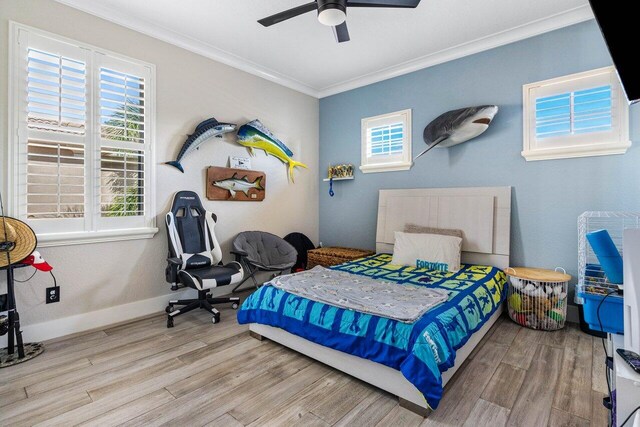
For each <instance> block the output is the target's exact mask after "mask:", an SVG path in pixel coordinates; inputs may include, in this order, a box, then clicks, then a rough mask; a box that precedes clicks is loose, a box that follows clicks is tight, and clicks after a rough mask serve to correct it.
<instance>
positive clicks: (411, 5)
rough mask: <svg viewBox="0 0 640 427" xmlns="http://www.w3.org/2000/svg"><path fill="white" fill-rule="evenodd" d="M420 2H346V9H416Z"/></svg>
mask: <svg viewBox="0 0 640 427" xmlns="http://www.w3.org/2000/svg"><path fill="white" fill-rule="evenodd" d="M419 4H420V0H348V1H347V7H406V8H414V7H418V5H419Z"/></svg>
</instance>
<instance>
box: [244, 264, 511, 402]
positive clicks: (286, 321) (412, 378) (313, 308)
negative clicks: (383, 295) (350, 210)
mask: <svg viewBox="0 0 640 427" xmlns="http://www.w3.org/2000/svg"><path fill="white" fill-rule="evenodd" d="M391 259H392V256H391V255H389V254H377V255H372V256H369V257H366V258H362V259H359V260H355V261H352V262H347V263H345V264H340V265H337V266H333V267H331V268H332V269H335V270H340V271H345V272H349V273H353V274H357V275H362V276H368V277H372V278H379V279H384V280H386V281H393V282H396V283H398V284H408V283H410V284H415V285H420V286H427V287H430V288H435V289H444V290H447V291H448V292H449V299H448V301H446V302H445V303H443V304H440V305H439V306H437V307H435V308H433V309H431V310H429V311H428V312H426V313H425V314H424V315H423V316H422V317H421V318H420V319H418V320H417V321H416V322H414V323H403V322H399V321H395V320H391V319H388V318H384V317H379V316H375V315H371V314H366V313H360V312H357V311H352V310H348V309H342V308H338V307H334V306H331V305H328V304H325V303H322V302H316V301H312V300H309V299H306V298H302V297H299V296H296V295H293V294H289V293H287V292H285V291H282V290H280V289H277V288H275V287H273V286H262V287H261V288H260V289H258V290H256V291H255V292H254V293H252V294H251V295H250V296H249V297H247V299H246V300H245V301H244V303H243V304H242V307H241V308H240V310H239V311H238V322H239V323H260V324H264V325H269V326H274V327H277V328H282V329H284V330H285V331H287V332H289V333H292V334H294V335H298V336H300V337H302V338H305V339H308V340H310V341H313V342H315V343H318V344H320V345H324V346H326V347H330V348H333V349H335V350H339V351H343V352H345V353H349V354H352V355H355V356H359V357H363V358H366V359H369V360H372V361H374V362H378V363H381V364H383V365H386V366H389V367H391V368H394V369H397V370H399V371H401V372H402V374H403V375H404V377H405V378H406V379H407V380H408V381H409V382H411V383H412V384H413V385H414V386H415V387H416V388H417V389H418V390H419V391H420V392H421V393H422V394H423V395H424V397H425V399H426V402H427V404H428V405H429V406H430V407H431V408H432V409H435V408H437V407H438V403H439V402H440V399H441V398H442V372H444V371H446V370H447V369H449V368H450V367H452V366H453V365H454V363H455V357H456V350H457V349H459V348H460V347H462V346H463V345H464V344H465V343H466V342H467V341H468V340H469V338H470V337H471V335H472V334H473V333H474V332H476V331H477V330H479V329H480V328H481V327H482V325H483V324H484V323H485V322H486V321H487V320H488V319H489V318H490V317H491V315H492V314H493V313H494V312H495V311H496V310H498V309H499V308H500V307H501V304H502V302H503V301H504V298H505V294H506V292H505V286H506V276H505V274H504V273H503V272H502V271H501V270H499V269H497V268H495V267H490V266H481V265H463V266H462V268H461V269H460V270H459V271H457V272H455V273H454V272H441V271H435V270H426V269H418V268H415V267H408V266H399V265H394V264H391Z"/></svg>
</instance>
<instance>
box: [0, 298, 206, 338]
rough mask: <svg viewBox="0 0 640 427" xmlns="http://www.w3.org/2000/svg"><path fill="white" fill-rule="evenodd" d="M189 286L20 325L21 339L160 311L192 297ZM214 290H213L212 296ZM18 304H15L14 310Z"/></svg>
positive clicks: (55, 334)
mask: <svg viewBox="0 0 640 427" xmlns="http://www.w3.org/2000/svg"><path fill="white" fill-rule="evenodd" d="M194 293H195V291H194V290H193V289H184V290H181V291H180V292H173V293H170V294H167V295H161V296H159V297H155V298H149V299H145V300H140V301H135V302H131V303H128V304H122V305H117V306H114V307H109V308H104V309H101V310H96V311H90V312H88V313H82V314H76V315H74V316H69V317H62V318H60V319H54V320H50V321H47V322H41V323H35V324H33V325H25V326H23V327H22V338H23V340H24V342H33V341H46V340H50V339H53V338H58V337H62V336H65V335H71V334H76V333H78V332H84V331H89V330H92V329H98V328H103V327H107V326H110V325H113V324H116V323H121V322H123V321H127V320H132V319H135V318H138V317H143V316H148V315H150V314H154V313H159V312H162V311H164V308H165V307H166V306H167V301H169V300H170V299H180V298H195V295H194ZM216 293H219V292H213V294H214V296H215V294H216ZM19 311H20V307H18V312H19ZM6 346H7V335H5V336H3V337H0V348H3V347H6Z"/></svg>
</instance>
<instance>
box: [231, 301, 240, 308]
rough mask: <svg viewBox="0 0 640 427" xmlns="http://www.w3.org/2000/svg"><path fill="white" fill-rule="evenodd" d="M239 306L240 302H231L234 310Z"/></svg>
mask: <svg viewBox="0 0 640 427" xmlns="http://www.w3.org/2000/svg"><path fill="white" fill-rule="evenodd" d="M238 307H240V304H238V303H237V302H234V303H233V304H231V308H232V309H234V310H237V309H238Z"/></svg>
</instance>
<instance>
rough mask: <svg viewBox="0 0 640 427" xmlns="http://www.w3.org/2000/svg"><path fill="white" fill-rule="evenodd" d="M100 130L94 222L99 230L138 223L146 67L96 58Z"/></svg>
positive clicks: (142, 209) (144, 160)
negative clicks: (98, 198) (96, 220)
mask: <svg viewBox="0 0 640 427" xmlns="http://www.w3.org/2000/svg"><path fill="white" fill-rule="evenodd" d="M96 62H97V64H96V66H97V67H96V68H97V69H98V72H99V74H98V80H99V83H98V85H99V88H100V90H99V97H98V105H97V107H96V108H97V109H98V110H99V112H100V113H99V114H98V115H97V116H98V117H97V121H98V123H97V126H99V129H100V137H99V139H100V143H99V146H100V156H99V158H100V164H99V166H98V169H99V189H98V193H99V197H100V200H99V209H100V220H99V223H100V224H101V226H102V227H103V228H120V227H123V226H127V227H138V226H143V225H144V222H145V214H146V212H147V211H148V203H147V199H148V197H147V195H148V190H149V185H148V180H147V169H148V168H149V167H150V164H149V160H148V157H149V156H148V153H149V152H150V150H151V143H150V138H149V136H148V132H147V128H148V126H149V114H148V108H147V104H148V97H149V95H148V93H149V91H148V90H147V84H148V82H149V78H150V75H151V71H150V69H149V68H148V67H145V66H142V65H139V64H135V63H132V62H129V61H124V60H121V59H119V58H114V57H112V56H109V55H98V56H97V57H96Z"/></svg>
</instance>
